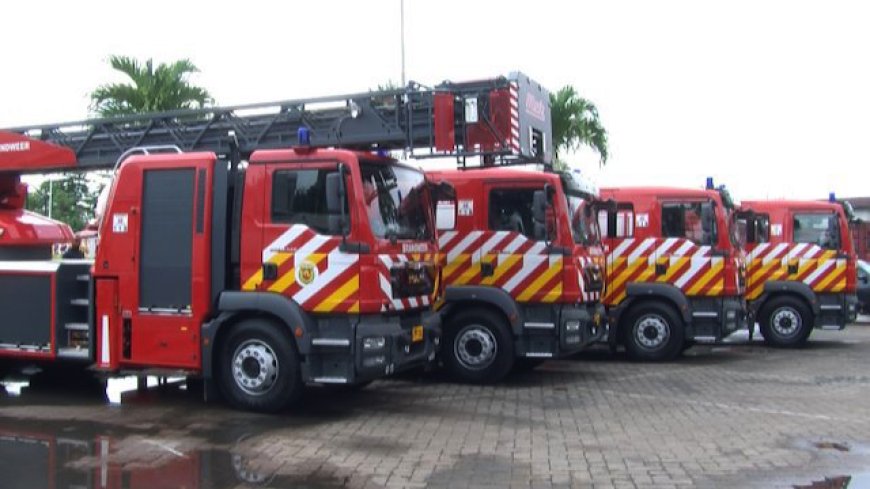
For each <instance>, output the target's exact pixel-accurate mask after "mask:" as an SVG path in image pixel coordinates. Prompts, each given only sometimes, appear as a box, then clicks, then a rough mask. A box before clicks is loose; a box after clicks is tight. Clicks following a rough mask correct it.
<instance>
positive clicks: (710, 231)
mask: <svg viewBox="0 0 870 489" xmlns="http://www.w3.org/2000/svg"><path fill="white" fill-rule="evenodd" d="M662 236H663V237H665V238H686V239H690V240H692V241H694V242H695V243H697V244H700V245H708V246H710V245H714V244H715V243H716V236H717V234H716V212H715V207H714V206H713V204H712V203H711V202H684V203H665V204H662Z"/></svg>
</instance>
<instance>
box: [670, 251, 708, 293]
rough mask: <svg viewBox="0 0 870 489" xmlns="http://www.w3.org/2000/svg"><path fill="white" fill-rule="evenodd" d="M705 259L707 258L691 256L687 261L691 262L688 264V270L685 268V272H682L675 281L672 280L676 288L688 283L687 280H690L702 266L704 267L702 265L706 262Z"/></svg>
mask: <svg viewBox="0 0 870 489" xmlns="http://www.w3.org/2000/svg"><path fill="white" fill-rule="evenodd" d="M707 261H708V260H707V258H704V257H698V256H693V257H692V258H691V260H689V263H690V264H691V265H690V266H689V270H687V271H686V273H684V274H682V275H681V276H680V278H679V279H678V280H677V281H676V282H674V285H676V286H677V287H678V288H683V286H684V285H686V284H687V283H689V280H692V279H693V278H694V277H695V275H697V274H698V272H699V271H700V270H701V269H702V268H704V265H706V264H707Z"/></svg>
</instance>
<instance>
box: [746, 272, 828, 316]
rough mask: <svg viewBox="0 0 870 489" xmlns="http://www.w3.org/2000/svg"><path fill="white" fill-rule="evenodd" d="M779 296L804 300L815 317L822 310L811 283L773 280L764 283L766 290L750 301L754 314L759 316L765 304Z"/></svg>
mask: <svg viewBox="0 0 870 489" xmlns="http://www.w3.org/2000/svg"><path fill="white" fill-rule="evenodd" d="M777 297H794V298H796V299H798V300H800V301H802V302H803V303H804V304H806V306H807V307H808V308H809V309H810V312H812V313H813V316H814V317H815V316H818V315H819V312H820V311H821V309H820V307H819V300H818V298H817V297H816V293H815V292H813V289H811V288H810V286H809V285H807V284H805V283H803V282H794V281H784V280H772V281H770V282H767V283H766V284H764V291H763V292H762V294H761V296H759V297H758V298H757V299H755V300H754V301H752V302H751V303H750V308H751V310H752V313H753V315H755V316H756V317H758V316H759V315H760V314H761V311H762V310H763V309H764V306H766V305H767V303H769V302H770V301H771V300H773V299H774V298H777Z"/></svg>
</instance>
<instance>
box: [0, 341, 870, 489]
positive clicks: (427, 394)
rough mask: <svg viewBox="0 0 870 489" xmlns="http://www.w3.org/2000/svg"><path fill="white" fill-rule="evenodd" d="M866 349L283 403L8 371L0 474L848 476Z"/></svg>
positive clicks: (89, 479)
mask: <svg viewBox="0 0 870 489" xmlns="http://www.w3.org/2000/svg"><path fill="white" fill-rule="evenodd" d="M868 365H870V325H865V326H852V327H850V328H848V329H847V330H846V331H843V332H823V331H816V332H814V333H813V336H812V338H811V342H810V344H809V346H808V347H807V348H805V349H803V350H800V351H782V350H773V349H768V348H765V347H763V346H761V345H760V344H759V343H757V342H755V343H753V344H748V343H746V342H745V341H744V342H742V343H741V342H738V343H737V344H733V345H728V346H719V347H713V348H710V347H696V348H693V349H691V350H689V351H688V352H687V355H686V357H685V358H683V359H681V360H680V361H678V362H674V363H670V364H657V365H649V364H638V363H631V362H627V361H626V360H625V359H624V358H623V357H622V356H620V355H617V356H616V357H615V358H614V357H611V356H610V355H608V354H607V353H606V352H594V353H590V354H586V355H584V356H581V357H578V358H575V359H571V360H565V361H554V362H549V363H547V364H545V365H543V366H542V367H540V368H539V369H538V370H535V371H533V372H531V373H527V374H523V375H519V376H516V377H514V378H513V379H511V380H510V381H509V382H507V383H505V384H503V385H498V386H492V387H476V386H466V385H457V384H452V383H448V382H445V381H443V380H441V379H438V378H432V377H420V378H417V377H411V378H402V379H396V380H388V381H381V382H376V383H374V384H372V385H371V386H369V387H368V388H366V389H365V390H363V391H360V392H355V393H335V392H326V391H323V390H319V389H317V390H312V391H311V393H310V396H309V397H308V399H307V402H306V405H305V406H304V407H302V408H300V409H297V410H295V411H293V412H290V413H287V414H284V415H282V416H261V415H252V414H246V413H239V412H234V411H230V410H228V409H226V408H224V407H222V406H220V405H203V404H202V403H201V402H200V401H199V400H198V398H197V397H196V396H195V395H193V394H191V393H188V392H186V391H184V390H182V389H179V388H178V387H176V386H170V387H168V388H153V389H150V390H149V391H148V392H147V393H145V394H134V393H128V394H124V396H123V400H122V401H121V402H120V404H115V403H109V402H106V401H105V400H104V398H103V395H102V391H93V390H92V391H90V392H89V393H85V392H83V393H80V394H76V393H79V392H80V391H81V388H80V387H75V386H66V387H65V389H64V392H63V393H58V387H57V386H56V385H52V386H49V387H45V388H40V386H38V385H33V386H29V387H24V388H23V389H22V390H21V394H20V395H15V394H14V393H15V392H16V390H17V389H19V388H20V387H21V386H20V385H17V384H8V385H7V388H8V390H9V394H8V397H6V398H4V399H0V473H3V474H10V473H12V474H17V475H16V477H15V478H13V479H14V480H18V481H19V482H18V484H19V485H17V486H15V485H13V486H12V487H40V486H46V487H47V486H49V485H52V486H56V487H59V488H60V487H63V488H66V487H68V486H70V485H72V484H78V486H79V487H94V488H102V487H106V488H109V487H118V488H120V487H130V488H134V487H142V488H145V487H185V488H187V489H190V488H194V487H217V488H235V487H295V488H323V487H345V486H347V487H357V488H381V487H433V488H462V487H492V488H501V487H512V488H513V487H520V488H527V487H533V488H538V487H541V488H549V487H596V488H597V487H662V488H665V487H691V486H700V487H793V486H794V485H809V484H811V483H812V482H813V481H820V480H824V479H825V478H826V477H834V476H842V475H852V476H855V477H854V480H853V483H852V485H850V486H849V487H858V486H859V485H860V481H861V480H862V477H863V478H864V479H863V480H864V481H865V483H867V480H866V478H867V475H868V474H870V371H868ZM34 384H36V383H34ZM115 395H117V393H115V394H113V395H111V396H110V397H112V396H115ZM34 447H37V448H34ZM28 450H30V452H28ZM33 450H37V451H38V452H39V453H40V454H41V455H40V454H36V455H34V454H33V453H31V452H32V451H33ZM49 455H50V456H49ZM52 460H53V461H52ZM4 465H5V467H4ZM862 473H864V475H863V476H862V475H861V474H862ZM28 474H29V475H28ZM33 474H46V475H44V477H47V478H48V480H45V479H32V478H31V477H30V476H31V475H33ZM34 477H35V475H34ZM5 480H6V481H7V482H8V480H9V479H8V478H6V479H5ZM113 481H114V482H113ZM155 481H159V482H155ZM113 484H116V485H113ZM3 487H8V484H7V485H3ZM818 487H820V486H818ZM830 487H833V486H830Z"/></svg>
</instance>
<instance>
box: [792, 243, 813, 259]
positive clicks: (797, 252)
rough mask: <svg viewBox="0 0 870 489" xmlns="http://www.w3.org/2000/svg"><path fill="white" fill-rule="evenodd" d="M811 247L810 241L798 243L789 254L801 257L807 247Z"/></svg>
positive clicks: (793, 256)
mask: <svg viewBox="0 0 870 489" xmlns="http://www.w3.org/2000/svg"><path fill="white" fill-rule="evenodd" d="M807 247H809V243H798V244H796V245H795V246H794V248H792V249H791V250H789V252H788V254H789V257H790V258H801V257H802V255H803V253H804V251H805V250H806V248H807Z"/></svg>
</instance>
